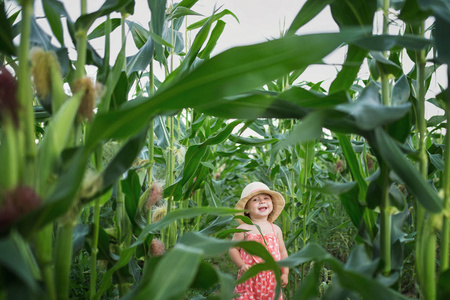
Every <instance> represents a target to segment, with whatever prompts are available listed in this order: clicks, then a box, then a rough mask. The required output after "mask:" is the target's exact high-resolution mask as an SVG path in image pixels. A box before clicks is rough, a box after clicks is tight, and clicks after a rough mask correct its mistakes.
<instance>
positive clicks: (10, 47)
mask: <svg viewBox="0 0 450 300" xmlns="http://www.w3.org/2000/svg"><path fill="white" fill-rule="evenodd" d="M0 27H1V28H2V30H1V31H0V50H1V51H2V52H4V53H5V54H8V55H14V54H15V53H16V47H15V46H14V43H13V39H14V37H13V34H12V32H13V30H12V28H11V23H10V22H9V20H8V16H7V15H6V11H5V2H3V1H2V2H1V3H0Z"/></svg>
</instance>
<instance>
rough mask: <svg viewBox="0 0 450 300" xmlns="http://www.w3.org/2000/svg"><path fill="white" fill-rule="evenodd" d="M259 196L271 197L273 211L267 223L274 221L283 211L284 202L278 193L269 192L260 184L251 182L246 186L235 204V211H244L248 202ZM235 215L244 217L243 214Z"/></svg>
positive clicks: (267, 188)
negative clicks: (266, 195)
mask: <svg viewBox="0 0 450 300" xmlns="http://www.w3.org/2000/svg"><path fill="white" fill-rule="evenodd" d="M259 194H268V195H270V197H272V203H273V211H272V212H271V213H270V215H269V218H268V221H269V222H273V221H275V220H276V218H278V216H279V215H280V214H281V212H282V211H283V208H284V203H285V201H284V198H283V196H282V195H281V194H280V193H278V192H275V191H271V190H270V189H269V187H268V186H267V185H265V184H264V183H262V182H252V183H250V184H248V185H247V186H246V187H245V188H244V190H243V191H242V194H241V199H240V200H239V201H238V203H237V204H236V206H235V209H239V210H244V209H245V205H246V204H247V202H248V200H250V198H252V197H254V196H256V195H259ZM236 215H244V213H237V214H236ZM237 221H238V222H239V223H241V224H242V223H243V222H242V221H241V220H240V219H237Z"/></svg>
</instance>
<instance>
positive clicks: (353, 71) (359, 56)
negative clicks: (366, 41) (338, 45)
mask: <svg viewBox="0 0 450 300" xmlns="http://www.w3.org/2000/svg"><path fill="white" fill-rule="evenodd" d="M367 53H368V51H367V50H365V49H362V48H359V47H356V46H354V45H349V46H348V51H347V56H346V58H345V62H344V65H343V67H342V69H341V71H339V73H338V75H337V76H336V79H334V80H333V82H332V83H331V86H330V93H335V92H336V91H345V90H348V89H349V88H350V87H351V86H352V84H353V82H354V81H355V78H356V76H357V75H358V72H359V70H360V69H361V64H362V62H363V61H364V59H365V58H366V56H367Z"/></svg>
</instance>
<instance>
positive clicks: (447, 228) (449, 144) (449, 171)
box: [440, 72, 450, 273]
mask: <svg viewBox="0 0 450 300" xmlns="http://www.w3.org/2000/svg"><path fill="white" fill-rule="evenodd" d="M447 78H449V79H450V72H449V74H447ZM447 99H450V95H449V92H447ZM446 116H447V127H446V133H445V154H444V162H445V168H444V183H443V184H444V187H443V188H444V209H445V210H447V211H448V210H449V209H450V100H447V108H446ZM449 240H450V217H449V216H448V215H445V214H444V222H443V226H442V233H441V247H440V249H441V273H442V272H444V271H446V270H448V267H449V262H448V260H449V250H450V249H449V248H450V241H449Z"/></svg>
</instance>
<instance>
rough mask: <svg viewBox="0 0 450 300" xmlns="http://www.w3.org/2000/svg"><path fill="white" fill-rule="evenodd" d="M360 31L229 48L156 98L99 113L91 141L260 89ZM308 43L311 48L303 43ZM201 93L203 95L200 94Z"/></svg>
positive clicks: (119, 135) (89, 144) (118, 135)
mask: <svg viewBox="0 0 450 300" xmlns="http://www.w3.org/2000/svg"><path fill="white" fill-rule="evenodd" d="M358 34H359V33H335V34H314V35H306V36H291V37H285V38H282V39H279V40H274V41H269V42H265V43H262V44H258V45H252V46H245V47H238V48H233V49H230V50H227V51H225V52H223V53H221V54H219V55H217V56H215V57H213V58H211V59H210V60H208V61H205V62H204V63H203V64H202V65H201V66H199V67H198V68H196V69H195V70H194V71H192V72H191V73H189V74H188V75H186V76H185V77H184V78H183V79H181V80H179V81H178V82H173V83H172V84H171V86H166V87H165V88H164V89H162V88H161V89H160V90H158V92H157V94H155V95H154V96H153V97H152V98H151V99H146V98H137V99H135V100H134V101H129V102H128V103H127V105H125V106H123V108H122V109H120V110H118V111H114V112H110V113H108V114H99V115H97V116H96V118H95V119H94V121H93V123H92V129H91V131H90V133H89V136H88V137H87V140H86V146H87V147H88V148H89V147H92V146H94V145H96V144H97V143H98V141H100V140H103V139H108V138H123V137H127V136H130V135H133V134H134V133H136V132H138V131H140V130H141V129H142V128H143V126H145V125H146V124H147V123H148V121H149V120H150V118H151V117H153V116H155V115H156V114H158V113H161V112H162V111H163V110H173V109H182V108H184V107H197V106H200V105H204V104H206V103H214V101H215V100H217V99H221V98H223V97H227V96H232V95H238V94H241V93H243V92H246V91H249V90H251V89H254V88H257V87H259V86H261V85H263V84H264V83H265V82H268V81H270V80H272V79H275V78H278V77H280V76H281V75H283V74H285V73H287V72H289V71H291V70H294V69H298V68H301V67H302V66H307V65H309V64H311V63H313V62H316V61H318V60H320V59H321V58H323V57H324V56H325V55H327V54H328V53H329V52H331V51H332V50H334V49H335V48H336V47H337V46H339V45H340V44H341V43H342V42H344V41H345V40H351V39H352V38H354V37H355V36H358ZM305 44H308V45H309V47H307V48H305V47H302V45H305ZM199 94H201V95H202V97H198V95H199Z"/></svg>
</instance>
